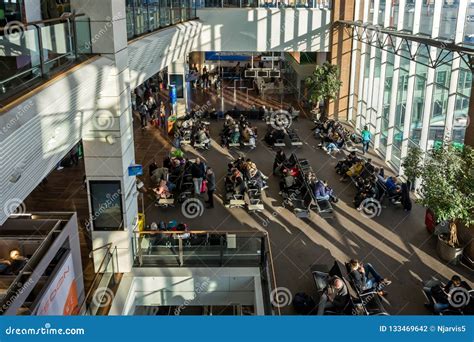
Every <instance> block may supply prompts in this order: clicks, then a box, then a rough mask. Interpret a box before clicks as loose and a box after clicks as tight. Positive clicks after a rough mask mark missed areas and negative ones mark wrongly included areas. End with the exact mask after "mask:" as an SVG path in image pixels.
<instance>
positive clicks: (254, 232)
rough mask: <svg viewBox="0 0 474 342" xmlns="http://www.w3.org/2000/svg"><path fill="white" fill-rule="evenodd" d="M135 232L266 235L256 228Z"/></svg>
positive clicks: (144, 232)
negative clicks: (218, 230)
mask: <svg viewBox="0 0 474 342" xmlns="http://www.w3.org/2000/svg"><path fill="white" fill-rule="evenodd" d="M134 233H135V234H138V235H153V234H170V235H174V234H178V235H181V234H184V233H187V234H214V235H224V234H241V233H249V234H253V235H255V234H259V233H261V235H260V236H265V235H266V234H265V232H260V231H255V230H226V231H220V232H216V231H211V230H186V231H184V230H181V231H179V230H142V231H134Z"/></svg>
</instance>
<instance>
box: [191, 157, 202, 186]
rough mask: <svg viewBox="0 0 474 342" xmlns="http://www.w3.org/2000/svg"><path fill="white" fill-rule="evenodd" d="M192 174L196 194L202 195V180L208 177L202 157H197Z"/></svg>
mask: <svg viewBox="0 0 474 342" xmlns="http://www.w3.org/2000/svg"><path fill="white" fill-rule="evenodd" d="M191 176H192V177H193V183H194V194H195V195H200V194H201V188H202V181H203V179H204V177H206V166H205V165H204V163H203V162H201V159H199V158H196V161H195V162H194V163H193V164H192V165H191Z"/></svg>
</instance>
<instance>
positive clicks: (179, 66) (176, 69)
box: [168, 56, 202, 117]
mask: <svg viewBox="0 0 474 342" xmlns="http://www.w3.org/2000/svg"><path fill="white" fill-rule="evenodd" d="M187 70H188V68H187V66H186V57H185V56H182V57H180V58H179V59H178V60H177V61H175V62H172V63H171V64H170V65H169V66H168V84H169V85H175V87H176V91H177V93H178V99H177V103H176V106H175V112H174V113H173V114H175V115H177V116H178V117H180V116H184V115H186V109H187V103H188V95H189V94H188V91H189V89H188V86H189V84H188V83H187V82H186V73H187ZM200 72H202V66H201V69H200Z"/></svg>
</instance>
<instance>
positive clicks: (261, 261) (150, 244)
mask: <svg viewBox="0 0 474 342" xmlns="http://www.w3.org/2000/svg"><path fill="white" fill-rule="evenodd" d="M132 244H133V253H134V259H135V260H134V266H135V267H258V268H260V274H261V281H262V289H263V295H264V303H265V314H267V315H271V314H279V309H278V308H275V310H274V308H272V307H271V300H270V297H269V296H270V293H271V292H272V291H273V290H275V289H276V280H275V273H274V269H273V260H272V256H271V249H270V241H269V238H268V234H266V233H264V232H258V231H235V232H229V231H228V232H206V231H168V230H164V231H157V230H147V231H139V232H138V231H137V232H135V236H134V237H133V238H132Z"/></svg>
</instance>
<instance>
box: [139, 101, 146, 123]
mask: <svg viewBox="0 0 474 342" xmlns="http://www.w3.org/2000/svg"><path fill="white" fill-rule="evenodd" d="M138 112H139V113H140V121H141V124H142V129H145V127H146V126H147V124H148V107H147V106H146V104H145V103H142V104H141V105H140V107H139V109H138Z"/></svg>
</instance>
